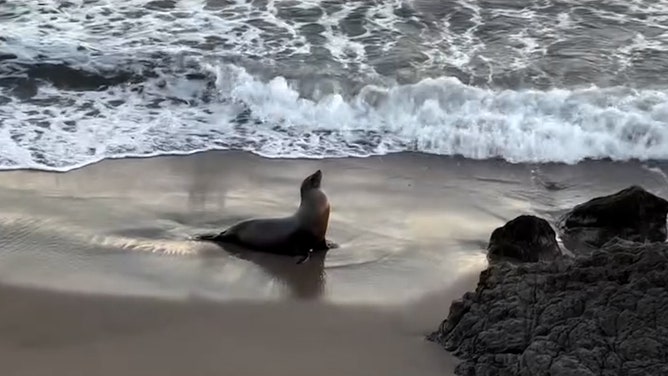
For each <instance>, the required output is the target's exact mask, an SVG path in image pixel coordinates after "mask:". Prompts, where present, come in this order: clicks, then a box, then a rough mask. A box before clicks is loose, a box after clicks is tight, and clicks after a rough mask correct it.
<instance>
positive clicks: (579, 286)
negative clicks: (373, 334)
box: [429, 241, 668, 376]
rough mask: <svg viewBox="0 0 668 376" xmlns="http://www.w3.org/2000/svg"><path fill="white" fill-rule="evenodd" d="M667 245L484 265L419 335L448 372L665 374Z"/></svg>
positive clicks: (621, 245) (626, 245)
mask: <svg viewBox="0 0 668 376" xmlns="http://www.w3.org/2000/svg"><path fill="white" fill-rule="evenodd" d="M667 287H668V244H661V243H652V244H639V243H631V242H625V241H620V242H618V243H616V244H609V245H607V246H606V247H605V248H604V249H601V250H596V251H594V252H593V253H592V254H591V255H589V256H585V257H580V258H576V259H574V258H559V259H557V260H556V261H554V262H552V263H530V264H519V265H514V264H511V263H507V262H504V263H498V264H492V265H491V266H490V267H489V268H488V269H487V270H485V271H483V272H482V273H481V275H480V281H479V283H478V287H477V288H476V291H475V293H471V292H469V293H467V294H465V295H464V297H463V298H462V300H460V301H457V302H454V303H453V304H452V306H451V308H450V314H449V315H448V318H447V319H446V320H445V321H443V323H442V324H441V326H440V328H439V330H438V331H436V332H435V333H433V334H431V335H430V336H429V339H430V340H432V341H435V342H437V343H440V344H442V345H443V346H444V347H445V348H446V349H447V350H449V351H453V352H454V354H455V355H456V356H458V357H459V358H461V359H462V360H463V362H462V363H461V364H460V365H459V366H458V367H457V370H456V373H457V374H458V375H466V376H479V375H480V376H482V375H519V376H539V375H540V376H547V375H550V376H567V375H568V376H573V375H581V376H588V375H609V376H612V375H668V313H667V312H668V289H667Z"/></svg>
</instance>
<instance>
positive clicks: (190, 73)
mask: <svg viewBox="0 0 668 376" xmlns="http://www.w3.org/2000/svg"><path fill="white" fill-rule="evenodd" d="M209 149H241V150H249V151H252V152H255V153H258V154H260V155H264V156H268V157H312V158H321V157H344V156H368V155H374V154H385V153H391V152H398V151H406V150H409V151H420V152H425V153H434V154H443V155H463V156H465V157H468V158H476V159H485V158H499V157H500V158H503V159H506V160H508V161H511V162H566V163H575V162H578V161H581V160H583V159H587V158H611V159H615V160H626V159H642V160H645V159H668V1H666V0H661V1H648V0H634V1H621V0H619V1H618V0H615V1H553V0H537V1H508V0H501V1H498V0H485V1H472V0H461V1H451V2H450V1H448V2H446V1H440V0H414V1H398V0H396V1H379V0H377V1H333V0H308V1H269V0H264V1H263V0H254V1H242V0H235V1H232V0H208V1H207V0H156V1H143V0H142V1H139V0H128V1H123V2H117V1H111V0H107V1H104V0H79V1H62V0H57V1H56V0H53V1H47V0H39V1H37V0H35V1H19V0H15V1H12V0H0V168H26V167H30V168H40V169H55V170H68V169H71V168H74V167H77V166H81V165H85V164H88V163H91V162H94V161H97V160H100V159H103V158H110V157H124V156H148V155H159V154H181V153H183V154H185V153H192V152H195V151H201V150H209Z"/></svg>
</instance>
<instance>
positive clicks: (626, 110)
mask: <svg viewBox="0 0 668 376" xmlns="http://www.w3.org/2000/svg"><path fill="white" fill-rule="evenodd" d="M206 69H207V70H209V72H211V74H213V75H214V76H215V93H214V95H215V98H214V99H213V100H211V101H210V102H209V103H197V102H196V101H195V99H196V98H197V97H198V96H199V95H200V94H201V92H202V91H203V90H205V86H206V84H205V83H202V81H188V80H186V79H173V80H172V81H170V82H169V83H168V84H167V85H166V87H164V88H163V87H158V86H157V85H156V86H155V87H153V88H151V87H150V85H147V86H146V87H147V89H146V90H145V91H144V92H143V93H135V92H131V91H129V90H125V89H121V88H116V89H112V90H108V91H95V92H65V91H62V90H56V89H55V88H52V87H43V88H41V89H40V93H39V95H38V99H39V98H40V97H44V98H48V97H49V96H62V95H63V93H67V94H68V96H69V98H73V99H75V103H74V104H73V103H71V102H69V101H68V102H67V103H66V104H65V105H62V106H60V105H58V103H55V104H53V105H51V106H46V107H44V104H43V103H37V104H33V103H31V102H21V101H18V100H14V101H12V102H10V103H8V104H5V105H3V106H2V107H0V120H1V121H2V124H3V126H2V127H1V128H0V145H3V148H2V149H1V150H0V166H2V167H3V168H25V167H30V168H42V169H54V170H68V169H71V168H74V167H78V166H81V165H85V164H87V163H91V162H94V161H97V160H100V159H103V158H114V157H126V156H151V155H159V154H185V153H192V152H196V151H201V150H210V149H241V150H249V151H252V152H255V153H258V154H260V155H263V156H267V157H308V158H322V157H343V156H369V155H374V154H385V153H390V152H399V151H406V150H411V151H421V152H425V153H435V154H443V155H462V156H465V157H469V158H479V159H482V158H496V157H500V158H504V159H506V160H508V161H511V162H565V163H575V162H578V161H580V160H582V159H585V158H612V159H615V160H625V159H630V158H637V159H642V160H645V159H668V93H667V92H665V91H653V90H633V89H628V88H607V89H599V88H594V87H592V88H588V89H582V90H575V91H571V90H565V89H555V90H550V91H538V90H526V91H513V90H502V91H495V90H484V89H480V88H475V87H471V86H467V85H464V84H462V83H461V82H459V81H458V80H456V79H454V78H448V77H443V78H437V79H426V80H422V81H420V82H419V83H416V84H413V85H403V86H393V87H385V88H384V87H378V86H367V87H364V88H363V89H362V90H361V91H360V92H359V93H358V94H357V95H356V96H354V97H350V98H344V97H343V96H341V95H340V94H334V95H327V96H325V97H323V98H321V99H320V100H317V101H316V100H309V99H305V98H302V97H300V95H299V93H298V92H297V91H296V90H295V89H293V88H292V87H291V86H290V84H289V83H288V81H287V80H286V79H284V78H282V77H275V78H273V79H271V80H269V81H261V80H259V79H257V78H255V77H253V76H252V75H250V74H249V73H247V72H246V71H245V70H244V69H242V68H239V67H236V66H233V65H208V66H206ZM152 90H161V91H162V93H163V95H164V96H165V97H171V98H176V99H181V101H177V102H174V103H171V104H169V105H164V106H159V107H156V108H151V107H148V106H147V102H148V99H149V98H150V95H151V93H152ZM114 100H119V102H120V100H122V101H123V102H122V103H121V104H118V102H114ZM84 104H88V106H85V105H84ZM82 108H85V110H82ZM91 110H94V111H92V112H91ZM44 120H48V122H49V126H48V127H46V128H45V125H44V123H43V122H42V121H44ZM72 121H74V122H76V126H75V127H68V125H67V122H72Z"/></svg>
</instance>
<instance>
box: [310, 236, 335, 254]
mask: <svg viewBox="0 0 668 376" xmlns="http://www.w3.org/2000/svg"><path fill="white" fill-rule="evenodd" d="M335 248H339V245H338V244H336V243H334V242H333V241H331V240H328V239H323V240H321V241H320V242H318V243H317V244H316V245H315V246H314V247H313V250H314V251H327V250H330V249H335Z"/></svg>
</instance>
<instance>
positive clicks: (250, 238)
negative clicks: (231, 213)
mask: <svg viewBox="0 0 668 376" xmlns="http://www.w3.org/2000/svg"><path fill="white" fill-rule="evenodd" d="M321 184H322V172H321V171H320V170H318V171H316V172H314V173H313V174H312V175H310V176H308V177H307V178H306V179H304V181H302V185H301V188H300V195H301V202H300V204H299V208H298V209H297V211H296V212H295V213H294V214H293V215H291V216H289V217H283V218H258V219H248V220H245V221H242V222H239V223H237V224H235V225H233V226H231V227H230V228H228V229H226V230H225V231H223V232H221V233H218V234H204V235H197V236H195V237H194V238H195V240H208V241H213V242H217V243H228V244H235V245H240V246H242V247H244V248H247V249H250V250H254V251H260V252H267V253H274V254H280V255H289V256H301V258H300V259H299V261H298V262H297V263H298V264H301V263H303V262H305V261H306V260H308V259H309V257H310V251H311V250H313V251H321V250H327V249H330V248H335V247H336V245H335V244H334V243H332V242H330V241H328V240H326V239H325V234H326V232H327V226H328V223H329V211H330V205H329V200H328V199H327V195H325V193H324V192H323V191H322V190H321V189H320V187H321Z"/></svg>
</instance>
